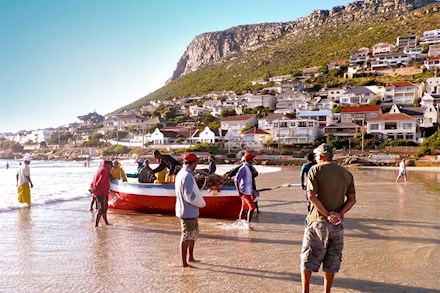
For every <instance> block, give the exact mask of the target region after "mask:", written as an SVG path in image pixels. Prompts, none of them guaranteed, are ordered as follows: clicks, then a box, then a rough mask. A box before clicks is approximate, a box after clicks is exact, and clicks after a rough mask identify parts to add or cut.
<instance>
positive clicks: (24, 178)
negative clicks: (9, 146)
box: [16, 156, 34, 207]
mask: <svg viewBox="0 0 440 293" xmlns="http://www.w3.org/2000/svg"><path fill="white" fill-rule="evenodd" d="M31 160H32V158H31V157H29V156H25V157H24V158H23V161H24V164H20V167H19V168H18V171H17V175H16V182H17V189H18V202H20V203H26V204H27V205H28V206H29V207H30V206H31V188H32V187H34V185H33V184H32V180H31V171H30V168H29V164H30V163H31Z"/></svg>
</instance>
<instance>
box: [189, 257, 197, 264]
mask: <svg viewBox="0 0 440 293" xmlns="http://www.w3.org/2000/svg"><path fill="white" fill-rule="evenodd" d="M188 261H189V262H194V263H197V262H200V260H198V259H195V258H190V259H189V260H188Z"/></svg>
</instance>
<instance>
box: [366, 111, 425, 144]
mask: <svg viewBox="0 0 440 293" xmlns="http://www.w3.org/2000/svg"><path fill="white" fill-rule="evenodd" d="M417 131H418V127H417V121H416V119H414V118H412V117H410V116H408V115H406V114H402V113H398V114H390V113H386V114H382V115H380V116H378V117H376V118H374V119H371V120H370V121H367V133H368V134H372V135H374V137H375V138H376V139H377V140H379V141H380V140H384V139H394V140H413V141H417V137H418V136H417V135H418V133H417Z"/></svg>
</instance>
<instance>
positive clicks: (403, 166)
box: [396, 159, 408, 183]
mask: <svg viewBox="0 0 440 293" xmlns="http://www.w3.org/2000/svg"><path fill="white" fill-rule="evenodd" d="M400 177H403V180H404V182H406V181H408V173H407V171H406V161H405V159H402V161H400V163H399V175H397V178H396V183H397V182H399V179H400Z"/></svg>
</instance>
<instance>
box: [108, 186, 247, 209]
mask: <svg viewBox="0 0 440 293" xmlns="http://www.w3.org/2000/svg"><path fill="white" fill-rule="evenodd" d="M202 195H203V198H204V199H205V202H206V207H204V208H201V209H200V217H207V218H237V217H238V213H239V212H240V208H241V199H240V197H239V196H238V193H237V190H236V189H235V188H233V187H225V188H224V189H222V190H220V192H219V193H218V194H217V195H212V194H210V193H209V192H208V191H207V190H202ZM175 205H176V194H175V189H174V184H149V183H128V182H122V181H117V180H112V182H111V184H110V194H109V207H110V208H113V209H123V210H133V211H138V212H143V213H151V214H166V215H174V210H175Z"/></svg>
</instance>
